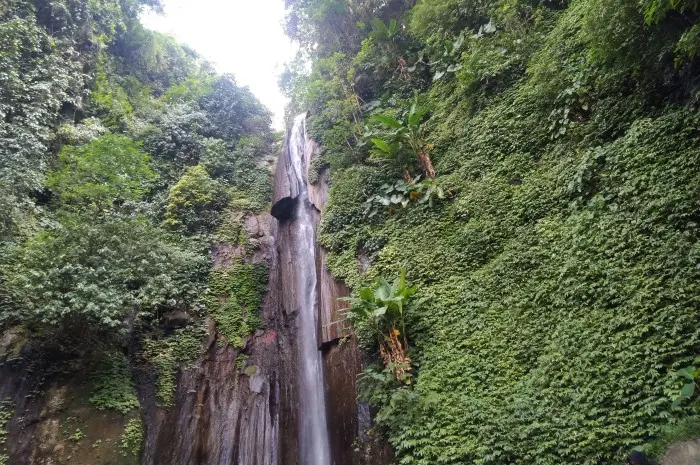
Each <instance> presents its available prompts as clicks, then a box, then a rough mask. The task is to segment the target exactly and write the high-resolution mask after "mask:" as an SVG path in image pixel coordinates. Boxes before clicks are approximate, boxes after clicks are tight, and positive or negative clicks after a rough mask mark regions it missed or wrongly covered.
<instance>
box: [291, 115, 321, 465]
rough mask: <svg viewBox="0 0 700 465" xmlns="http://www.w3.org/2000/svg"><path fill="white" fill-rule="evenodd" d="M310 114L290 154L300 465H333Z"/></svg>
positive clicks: (297, 123)
mask: <svg viewBox="0 0 700 465" xmlns="http://www.w3.org/2000/svg"><path fill="white" fill-rule="evenodd" d="M305 146H306V115H305V114H304V115H299V116H297V118H296V119H295V120H294V126H293V128H292V133H291V138H290V141H289V155H290V158H291V160H292V164H293V167H294V173H295V175H296V178H297V183H298V186H299V198H298V201H297V207H296V208H297V209H296V221H295V223H296V226H295V229H294V236H295V237H294V245H295V248H296V251H297V254H298V256H297V263H296V279H297V280H296V285H297V295H298V296H299V305H300V310H299V333H298V339H299V353H300V358H301V360H300V383H299V384H300V385H299V416H300V420H301V421H300V431H299V450H300V465H330V462H331V461H330V446H329V441H328V426H327V424H326V403H325V398H324V392H323V389H324V388H323V366H322V361H321V352H320V351H319V349H318V340H317V333H316V328H317V325H316V259H315V242H314V227H313V220H312V217H311V214H310V211H309V209H310V208H314V207H313V206H312V205H311V204H310V203H309V201H308V192H307V185H306V176H305V171H306V170H305V165H306V160H305V155H306V153H305Z"/></svg>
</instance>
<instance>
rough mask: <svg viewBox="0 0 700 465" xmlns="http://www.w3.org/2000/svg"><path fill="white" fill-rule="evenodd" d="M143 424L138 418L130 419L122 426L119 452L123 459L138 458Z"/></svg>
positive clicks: (141, 444)
mask: <svg viewBox="0 0 700 465" xmlns="http://www.w3.org/2000/svg"><path fill="white" fill-rule="evenodd" d="M143 438H144V433H143V423H141V420H140V419H139V418H132V419H131V420H129V421H128V422H127V423H126V426H124V432H123V433H122V435H121V438H120V440H119V451H120V453H121V455H122V456H124V457H129V456H131V457H138V456H139V455H141V447H142V446H143Z"/></svg>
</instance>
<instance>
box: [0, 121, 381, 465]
mask: <svg viewBox="0 0 700 465" xmlns="http://www.w3.org/2000/svg"><path fill="white" fill-rule="evenodd" d="M300 122H301V125H300V126H299V127H298V128H297V130H298V131H299V132H298V133H297V134H289V135H288V136H287V138H286V141H285V143H284V146H283V148H282V152H281V155H280V157H279V160H278V163H277V166H276V172H275V194H274V202H273V208H272V213H273V214H274V215H275V217H273V216H271V215H269V214H267V213H263V214H258V215H248V216H247V217H246V218H245V221H244V229H245V231H246V233H247V235H248V237H249V238H251V239H252V240H253V241H254V243H255V244H256V246H255V247H254V248H253V249H252V250H245V249H244V248H242V247H238V246H234V245H232V244H218V245H216V246H215V247H214V248H213V251H212V255H213V258H214V269H217V268H225V267H227V266H230V264H231V262H232V261H235V260H242V261H243V262H244V263H246V264H254V263H264V264H266V265H267V266H268V267H269V281H268V290H267V293H266V294H265V296H264V299H263V302H262V306H261V311H260V316H261V318H262V319H263V320H264V322H265V325H264V328H265V329H259V330H257V331H255V333H254V334H252V335H250V336H249V337H248V338H246V339H245V340H244V342H243V348H242V349H238V348H234V347H233V346H232V345H229V344H228V343H227V341H226V339H225V338H224V337H223V336H222V335H221V334H220V333H218V332H217V329H216V324H215V322H214V321H213V319H211V318H207V320H206V328H207V331H206V332H207V336H206V338H205V339H204V341H203V352H204V356H202V357H200V358H199V359H198V360H197V361H196V362H195V363H194V364H192V366H191V367H189V368H187V369H183V370H182V371H181V372H180V373H179V375H178V377H177V387H176V390H175V393H174V396H173V401H172V405H171V406H170V407H167V408H165V407H162V406H161V405H160V403H159V401H158V396H157V392H156V391H157V379H156V375H155V374H154V372H153V370H152V369H150V368H149V367H148V366H147V365H143V366H141V365H138V363H136V361H135V360H133V357H132V365H133V367H134V368H135V370H134V372H135V373H136V375H135V378H136V379H135V381H136V383H135V384H136V388H137V393H138V398H139V402H140V404H141V412H140V417H141V420H142V422H143V430H144V431H143V434H144V440H143V448H142V452H141V454H140V458H139V457H131V458H129V457H127V456H126V454H124V453H123V448H120V444H121V442H123V441H124V433H123V431H124V426H125V425H126V424H127V423H128V421H129V420H130V419H133V418H138V416H139V414H136V413H131V414H129V415H127V416H124V415H121V414H118V413H115V412H111V411H99V410H96V409H95V408H94V407H92V406H91V405H90V402H89V397H90V389H89V386H90V382H89V375H88V374H87V373H86V369H85V367H81V366H80V363H81V362H80V359H79V358H75V359H74V360H69V362H70V363H69V364H68V365H65V364H63V365H61V366H63V367H64V369H63V372H59V373H53V372H52V371H51V370H50V366H51V365H52V363H53V362H54V360H53V359H52V357H58V356H62V357H67V358H68V359H70V357H71V356H70V355H65V354H64V355H57V354H59V351H56V350H53V349H52V350H49V349H46V348H43V347H35V346H34V345H33V343H32V342H30V341H29V340H27V339H26V338H24V336H23V334H22V333H21V332H16V331H7V332H6V333H5V334H4V336H3V339H2V354H1V355H2V358H0V363H2V370H3V371H2V377H1V378H0V399H6V400H7V401H8V402H7V405H8V407H9V408H8V412H11V414H10V415H9V418H8V421H7V424H6V431H7V434H6V444H5V445H6V449H7V458H6V462H5V463H6V464H7V465H20V464H22V465H34V464H36V465H38V464H64V463H65V464H67V463H71V464H75V465H83V464H84V465H88V464H89V465H96V464H112V463H114V464H117V463H118V464H131V463H140V464H142V465H197V464H202V465H204V464H206V465H212V464H215V465H233V464H239V465H276V464H285V465H294V464H302V463H303V462H301V461H300V460H299V454H300V451H299V434H300V429H299V428H300V415H299V412H300V409H303V408H304V407H305V406H304V405H300V400H299V399H300V392H299V360H300V358H299V338H298V336H297V333H298V331H299V311H300V308H299V305H298V302H299V296H298V295H297V294H298V292H299V291H298V286H297V281H296V274H297V273H298V271H299V268H298V267H299V263H300V262H301V258H302V257H300V255H299V254H300V250H299V249H298V248H297V247H295V242H294V234H295V233H294V231H295V228H296V226H297V225H296V222H297V218H296V217H295V214H294V212H295V210H296V207H297V205H298V202H300V199H299V194H300V192H299V189H300V187H299V183H298V182H296V181H295V179H296V178H295V172H294V166H293V160H292V159H291V158H290V148H289V146H290V139H292V138H296V140H297V141H301V144H302V146H303V150H302V151H301V153H302V155H303V158H304V159H303V163H302V164H303V167H304V169H305V170H306V169H307V167H309V166H310V164H311V159H312V157H314V156H316V155H317V153H318V150H319V147H318V146H317V145H316V144H315V143H314V142H313V141H312V140H311V139H310V138H308V137H307V135H306V131H305V125H304V122H303V118H302V119H301V120H300ZM303 178H304V180H305V182H307V185H306V186H304V188H305V189H306V191H307V193H308V194H307V195H308V208H307V211H308V212H309V216H310V218H311V223H312V225H313V228H314V234H315V228H316V227H317V225H318V222H319V219H320V214H321V212H322V210H323V208H324V205H325V202H326V200H327V198H328V173H327V172H325V171H322V173H321V176H320V178H319V179H318V180H317V181H316V182H314V183H313V184H312V183H308V181H306V180H307V179H308V175H304V176H303ZM315 247H316V250H315V272H316V276H317V285H316V288H315V297H314V298H315V300H316V303H315V308H316V309H317V311H318V316H317V318H316V324H317V341H318V346H319V347H318V349H319V350H320V351H321V354H322V364H323V378H324V386H323V389H324V390H325V399H326V411H327V423H328V430H329V443H330V450H331V461H330V463H329V465H353V464H356V463H357V464H359V463H365V462H363V461H362V460H363V459H361V458H360V457H359V456H358V454H356V453H355V452H354V451H353V449H354V448H355V444H354V443H355V441H356V440H358V438H359V437H360V431H361V430H364V429H366V428H368V427H369V423H368V422H369V418H368V413H367V408H366V407H365V406H361V405H358V402H357V400H356V399H357V391H356V385H355V380H356V376H357V374H358V373H359V371H360V370H361V366H362V361H361V355H360V352H359V350H358V346H357V341H356V339H355V337H354V335H353V333H352V331H351V330H350V328H349V323H348V322H347V321H346V319H345V317H344V314H343V304H342V303H341V302H340V301H339V300H338V299H339V298H340V297H344V296H347V295H349V290H348V288H347V287H346V286H345V285H343V284H341V283H339V282H337V281H336V280H334V279H333V278H332V277H331V275H330V274H329V273H328V271H327V270H326V267H325V257H326V253H325V251H324V250H323V249H322V248H321V247H320V246H318V244H317V243H316V245H315ZM124 350H125V352H127V353H129V351H130V350H132V348H130V347H124ZM40 352H41V356H37V354H39V353H40ZM37 360H40V361H41V365H37V362H36V361H37ZM66 366H70V367H71V368H65V367H66ZM78 431H79V433H76V432H78ZM363 434H364V433H363ZM371 455H372V456H373V461H372V463H376V464H380V463H388V462H387V458H388V455H387V451H386V450H381V451H380V450H378V451H375V453H373V454H371Z"/></svg>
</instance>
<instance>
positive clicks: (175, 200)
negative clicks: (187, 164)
mask: <svg viewBox="0 0 700 465" xmlns="http://www.w3.org/2000/svg"><path fill="white" fill-rule="evenodd" d="M227 202H228V196H227V195H226V193H225V191H224V190H223V188H222V187H221V186H220V185H219V183H217V182H216V181H214V180H213V179H212V178H211V177H210V176H209V173H207V170H206V169H205V168H204V167H203V166H201V165H197V166H193V167H191V168H188V169H187V170H186V171H185V173H184V174H183V175H182V177H181V178H180V180H179V181H178V182H177V183H176V184H175V185H174V186H173V187H172V188H171V189H170V194H169V195H168V203H167V206H166V210H165V224H166V225H167V226H169V227H171V228H174V229H181V228H182V229H184V230H185V231H187V232H189V233H197V232H208V231H211V230H212V229H213V228H214V226H216V224H217V223H218V220H219V211H220V210H221V209H222V208H223V207H224V206H225V205H226V203H227Z"/></svg>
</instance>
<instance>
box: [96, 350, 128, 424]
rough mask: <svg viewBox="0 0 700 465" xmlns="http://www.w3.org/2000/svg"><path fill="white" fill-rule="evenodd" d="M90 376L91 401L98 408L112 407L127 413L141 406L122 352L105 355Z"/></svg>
mask: <svg viewBox="0 0 700 465" xmlns="http://www.w3.org/2000/svg"><path fill="white" fill-rule="evenodd" d="M90 378H91V384H92V388H91V390H90V403H92V404H93V405H94V406H96V407H97V408H98V409H100V410H102V409H111V410H115V411H117V412H120V413H123V414H126V413H128V412H129V411H130V410H132V409H138V408H139V406H140V405H139V401H138V399H137V398H136V393H135V392H134V387H133V384H132V382H131V372H130V370H129V365H128V362H127V360H126V358H125V357H124V356H123V355H122V354H118V353H117V354H111V355H109V356H107V357H105V358H104V359H103V360H101V361H100V362H99V363H98V365H97V367H96V368H95V370H94V371H93V372H92V374H91V377H90Z"/></svg>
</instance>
